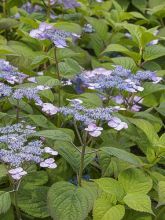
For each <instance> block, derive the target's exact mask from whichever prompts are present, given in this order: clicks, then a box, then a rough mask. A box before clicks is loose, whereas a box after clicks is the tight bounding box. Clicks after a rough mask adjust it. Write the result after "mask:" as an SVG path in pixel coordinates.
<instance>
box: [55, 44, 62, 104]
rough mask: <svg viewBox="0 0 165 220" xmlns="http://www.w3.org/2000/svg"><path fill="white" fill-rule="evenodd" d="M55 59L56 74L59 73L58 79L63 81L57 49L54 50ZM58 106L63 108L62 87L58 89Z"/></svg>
mask: <svg viewBox="0 0 165 220" xmlns="http://www.w3.org/2000/svg"><path fill="white" fill-rule="evenodd" d="M54 59H55V63H56V72H57V78H58V80H60V79H61V76H60V70H59V66H58V58H57V48H56V47H55V48H54ZM58 106H59V107H60V106H61V89H60V86H59V87H58Z"/></svg>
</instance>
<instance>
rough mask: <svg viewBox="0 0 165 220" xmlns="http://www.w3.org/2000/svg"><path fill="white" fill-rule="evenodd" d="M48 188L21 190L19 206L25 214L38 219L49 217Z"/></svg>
mask: <svg viewBox="0 0 165 220" xmlns="http://www.w3.org/2000/svg"><path fill="white" fill-rule="evenodd" d="M47 192H48V187H47V186H39V187H33V188H26V189H21V190H19V193H18V206H19V208H20V209H21V210H22V211H24V212H25V213H27V214H29V215H31V216H33V217H36V218H45V217H48V216H49V214H48V211H47V202H46V200H47Z"/></svg>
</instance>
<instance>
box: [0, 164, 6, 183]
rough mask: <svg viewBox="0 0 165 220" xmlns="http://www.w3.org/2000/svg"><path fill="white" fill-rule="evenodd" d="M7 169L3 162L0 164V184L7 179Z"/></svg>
mask: <svg viewBox="0 0 165 220" xmlns="http://www.w3.org/2000/svg"><path fill="white" fill-rule="evenodd" d="M7 174H8V172H7V169H6V167H5V165H4V164H0V184H2V183H4V182H6V180H7Z"/></svg>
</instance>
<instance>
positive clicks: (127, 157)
mask: <svg viewBox="0 0 165 220" xmlns="http://www.w3.org/2000/svg"><path fill="white" fill-rule="evenodd" d="M100 150H101V151H103V152H105V153H107V154H109V155H112V156H115V157H117V158H118V159H120V160H123V161H126V162H128V163H131V164H133V165H135V166H142V164H143V163H142V162H141V160H140V159H139V158H138V157H137V156H135V155H133V154H132V153H129V152H127V151H125V150H122V149H118V148H115V147H102V148H100Z"/></svg>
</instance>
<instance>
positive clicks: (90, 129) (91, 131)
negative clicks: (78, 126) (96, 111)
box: [85, 123, 103, 137]
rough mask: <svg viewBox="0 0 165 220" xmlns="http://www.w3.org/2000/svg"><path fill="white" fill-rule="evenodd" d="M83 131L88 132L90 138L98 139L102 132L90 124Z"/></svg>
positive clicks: (100, 128)
mask: <svg viewBox="0 0 165 220" xmlns="http://www.w3.org/2000/svg"><path fill="white" fill-rule="evenodd" d="M85 130H86V131H88V132H89V134H90V135H91V136H92V137H98V136H100V135H101V131H102V130H103V128H102V127H97V125H95V124H93V123H91V124H89V125H88V127H87V128H85Z"/></svg>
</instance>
